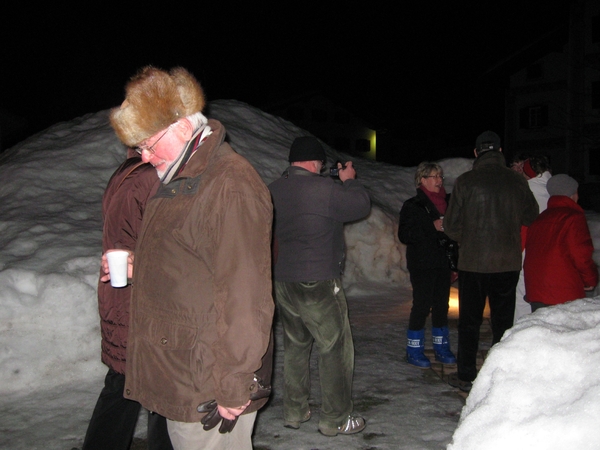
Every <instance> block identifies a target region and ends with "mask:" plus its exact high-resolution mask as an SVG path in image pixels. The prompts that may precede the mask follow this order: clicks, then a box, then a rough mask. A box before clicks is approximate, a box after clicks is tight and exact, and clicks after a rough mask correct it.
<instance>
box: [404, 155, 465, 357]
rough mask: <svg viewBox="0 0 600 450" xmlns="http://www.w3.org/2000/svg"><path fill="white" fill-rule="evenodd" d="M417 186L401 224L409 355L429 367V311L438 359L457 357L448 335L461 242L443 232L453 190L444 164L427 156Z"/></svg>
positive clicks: (406, 207)
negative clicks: (409, 297)
mask: <svg viewBox="0 0 600 450" xmlns="http://www.w3.org/2000/svg"><path fill="white" fill-rule="evenodd" d="M415 186H416V187H417V195H416V196H414V197H412V198H410V199H408V200H407V201H405V202H404V204H403V205H402V209H401V210H400V224H399V227H398V238H399V239H400V242H402V243H403V244H406V246H407V247H406V264H407V267H408V271H409V273H410V282H411V284H412V288H413V304H412V309H411V311H410V318H409V322H408V330H407V332H406V334H407V345H406V361H407V362H408V363H409V364H412V365H413V366H416V367H420V368H423V369H427V368H429V367H431V362H430V361H429V358H427V356H425V353H424V352H423V350H424V348H425V321H426V320H427V317H428V316H429V313H430V312H431V324H432V328H431V335H432V339H433V349H434V354H435V360H436V361H439V362H441V363H442V364H455V363H456V358H455V357H454V354H453V353H452V351H451V349H450V341H449V331H448V297H449V295H450V278H451V265H452V264H455V263H456V261H455V260H453V259H452V256H453V251H456V250H457V248H456V246H457V244H456V242H454V241H452V240H451V239H450V238H448V236H446V235H445V234H444V224H443V217H444V214H445V213H446V208H447V205H448V203H447V198H448V195H447V194H446V190H445V189H444V172H443V170H442V168H441V167H440V166H439V165H438V164H436V163H431V162H427V161H424V162H422V163H421V164H419V166H418V167H417V171H416V172H415ZM454 254H455V253H454ZM454 270H456V267H454Z"/></svg>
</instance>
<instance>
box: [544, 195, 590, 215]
mask: <svg viewBox="0 0 600 450" xmlns="http://www.w3.org/2000/svg"><path fill="white" fill-rule="evenodd" d="M551 208H571V209H573V210H575V211H579V212H584V211H583V208H582V207H581V206H579V205H578V204H577V203H575V202H574V201H573V199H572V198H571V197H567V196H566V195H553V196H551V197H550V198H549V199H548V209H551Z"/></svg>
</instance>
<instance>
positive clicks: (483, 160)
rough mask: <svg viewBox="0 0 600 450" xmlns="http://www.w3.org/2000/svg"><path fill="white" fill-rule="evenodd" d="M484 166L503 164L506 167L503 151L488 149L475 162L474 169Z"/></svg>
mask: <svg viewBox="0 0 600 450" xmlns="http://www.w3.org/2000/svg"><path fill="white" fill-rule="evenodd" d="M484 166H502V167H506V160H505V159H504V155H503V154H502V152H498V151H496V150H488V151H487V152H484V153H482V154H481V155H479V156H478V157H477V159H476V160H475V162H474V163H473V169H480V168H481V167H484Z"/></svg>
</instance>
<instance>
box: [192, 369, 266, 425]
mask: <svg viewBox="0 0 600 450" xmlns="http://www.w3.org/2000/svg"><path fill="white" fill-rule="evenodd" d="M254 382H255V383H256V385H257V386H258V389H257V390H256V392H253V393H252V394H251V395H250V400H252V401H255V400H260V399H261V398H266V397H268V396H269V395H271V386H270V385H269V386H264V385H263V384H262V380H261V379H260V378H259V377H257V376H256V375H255V376H254ZM198 412H199V413H207V414H206V415H205V416H204V417H203V418H202V420H200V423H201V424H202V425H204V426H203V427H202V428H203V429H204V430H205V431H208V430H212V429H213V428H214V427H216V426H217V424H218V423H219V422H221V426H220V427H219V433H221V434H225V433H229V432H230V431H231V430H233V427H235V424H236V423H237V419H238V418H237V416H236V418H235V419H233V420H229V419H224V418H223V417H221V414H219V409H218V408H217V402H216V400H209V401H207V402H204V403H201V404H200V405H198Z"/></svg>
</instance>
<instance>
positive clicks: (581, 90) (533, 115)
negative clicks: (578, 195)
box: [504, 0, 600, 182]
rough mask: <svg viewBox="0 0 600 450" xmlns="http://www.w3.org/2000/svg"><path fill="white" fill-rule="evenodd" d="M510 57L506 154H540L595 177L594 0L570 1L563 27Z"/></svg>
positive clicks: (599, 5)
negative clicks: (568, 12)
mask: <svg viewBox="0 0 600 450" xmlns="http://www.w3.org/2000/svg"><path fill="white" fill-rule="evenodd" d="M512 63H513V69H512V71H511V75H510V84H509V88H508V89H507V92H506V110H505V111H506V115H505V137H504V141H505V147H506V148H507V149H509V152H510V154H511V155H513V156H514V155H515V154H517V153H525V154H543V155H546V156H547V157H548V158H549V159H550V163H551V166H552V169H553V172H554V173H568V174H570V175H572V176H574V177H576V178H578V179H579V180H580V181H586V182H597V181H600V1H598V0H577V1H574V2H573V4H572V6H571V13H570V16H569V17H568V18H565V25H564V27H562V28H561V29H557V30H554V31H552V32H551V33H549V34H548V35H547V36H545V37H543V38H542V39H540V41H538V42H537V43H535V44H533V45H531V46H529V48H527V49H524V50H523V51H522V52H521V53H520V54H519V55H517V56H515V57H514V58H513V59H512Z"/></svg>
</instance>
